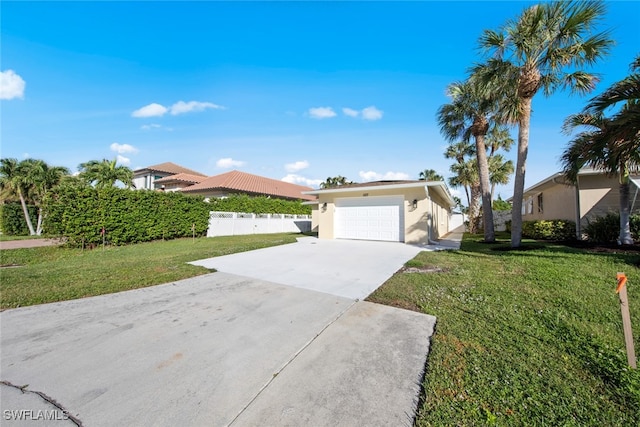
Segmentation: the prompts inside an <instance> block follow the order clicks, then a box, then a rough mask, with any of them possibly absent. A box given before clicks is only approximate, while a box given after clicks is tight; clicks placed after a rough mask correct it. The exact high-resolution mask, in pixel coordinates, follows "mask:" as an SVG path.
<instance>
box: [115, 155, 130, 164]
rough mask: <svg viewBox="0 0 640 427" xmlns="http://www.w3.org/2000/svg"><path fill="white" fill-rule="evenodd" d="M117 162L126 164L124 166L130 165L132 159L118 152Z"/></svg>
mask: <svg viewBox="0 0 640 427" xmlns="http://www.w3.org/2000/svg"><path fill="white" fill-rule="evenodd" d="M116 163H120V164H121V165H124V166H129V165H130V164H131V159H129V158H127V157H124V156H121V155H120V154H118V157H117V161H116Z"/></svg>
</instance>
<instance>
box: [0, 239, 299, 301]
mask: <svg viewBox="0 0 640 427" xmlns="http://www.w3.org/2000/svg"><path fill="white" fill-rule="evenodd" d="M297 236H299V235H296V234H267V235H247V236H229V237H215V238H199V239H195V241H194V240H193V239H177V240H170V241H164V242H162V241H160V242H152V243H142V244H137V245H129V246H110V247H106V248H105V249H104V250H103V249H102V248H100V247H99V248H96V249H93V250H85V251H82V250H81V249H70V248H64V247H42V248H30V249H11V250H2V251H0V265H12V264H17V265H20V266H21V267H16V268H2V269H0V308H1V309H7V308H15V307H24V306H28V305H33V304H42V303H48V302H55V301H64V300H69V299H75V298H84V297H89V296H94V295H101V294H107V293H112V292H120V291H125V290H129V289H136V288H142V287H146V286H152V285H157V284H161V283H168V282H171V281H175V280H180V279H185V278H188V277H193V276H197V275H200V274H205V273H209V270H207V269H206V268H203V267H196V266H193V265H190V264H186V263H187V262H188V261H195V260H198V259H203V258H211V257H215V256H220V255H227V254H230V253H235V252H243V251H248V250H252V249H258V248H263V247H267V246H275V245H280V244H285V243H292V242H295V241H296V237H297Z"/></svg>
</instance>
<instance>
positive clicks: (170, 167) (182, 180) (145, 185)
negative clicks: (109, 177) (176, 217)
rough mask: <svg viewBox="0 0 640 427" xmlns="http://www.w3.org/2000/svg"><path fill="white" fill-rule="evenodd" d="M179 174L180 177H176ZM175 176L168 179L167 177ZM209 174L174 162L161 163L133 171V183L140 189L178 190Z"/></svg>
mask: <svg viewBox="0 0 640 427" xmlns="http://www.w3.org/2000/svg"><path fill="white" fill-rule="evenodd" d="M176 176H179V179H176ZM169 177H173V179H170V180H166V179H165V178H169ZM206 177H207V176H206V175H205V174H203V173H200V172H197V171H194V170H191V169H188V168H185V167H183V166H180V165H177V164H175V163H172V162H165V163H160V164H159V165H154V166H149V167H146V168H142V169H136V170H134V171H133V185H134V186H135V188H136V189H138V190H168V191H177V190H180V189H181V188H184V187H187V186H189V185H192V184H195V183H197V182H200V181H201V180H203V179H205V178H206Z"/></svg>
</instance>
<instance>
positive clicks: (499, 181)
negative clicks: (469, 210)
mask: <svg viewBox="0 0 640 427" xmlns="http://www.w3.org/2000/svg"><path fill="white" fill-rule="evenodd" d="M512 174H513V162H512V161H511V160H505V159H504V157H503V156H502V155H501V154H495V155H493V156H490V157H489V182H490V183H491V200H492V203H491V205H492V206H493V195H494V192H495V189H496V185H506V184H508V183H509V178H510V177H511V175H512Z"/></svg>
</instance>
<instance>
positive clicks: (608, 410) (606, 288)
mask: <svg viewBox="0 0 640 427" xmlns="http://www.w3.org/2000/svg"><path fill="white" fill-rule="evenodd" d="M481 238H482V237H481V236H470V235H466V236H465V238H464V240H463V243H462V247H461V250H459V251H451V252H422V253H420V254H418V256H416V257H415V258H414V259H413V260H411V261H409V262H408V263H407V266H406V267H412V268H407V269H405V271H407V272H399V273H397V274H396V275H394V276H393V277H391V278H390V279H389V280H388V281H387V282H386V283H385V284H384V285H383V286H381V287H380V288H379V289H378V290H377V291H376V292H374V293H373V294H372V295H371V296H370V297H369V300H370V301H374V302H378V303H383V304H389V305H394V306H398V307H402V308H409V309H413V310H416V311H420V312H423V313H427V314H432V315H435V316H437V318H438V321H437V326H436V333H435V335H434V337H433V341H432V346H431V351H430V355H429V360H428V363H427V368H426V369H427V373H426V376H425V381H424V399H423V400H422V402H421V407H420V408H419V411H418V416H417V420H416V425H418V426H443V425H455V426H479V425H497V426H559V425H561V426H603V425H607V426H628V425H640V374H639V373H638V371H637V370H631V369H630V368H628V366H627V359H626V353H625V347H624V337H623V332H622V320H621V316H620V308H619V302H618V297H617V295H616V294H615V285H616V280H615V277H616V273H617V272H618V271H623V272H626V273H627V276H628V277H629V282H628V283H629V289H628V293H629V300H630V304H629V305H630V309H631V316H632V324H633V326H634V327H635V331H634V332H635V336H636V337H638V336H639V335H638V334H639V333H640V291H638V287H640V274H639V271H638V264H639V263H640V254H638V253H624V252H620V253H612V252H609V253H591V252H587V251H585V250H582V249H576V248H570V247H566V246H563V245H560V244H550V243H539V242H532V241H525V242H524V245H525V248H524V249H521V250H511V249H510V248H509V242H508V236H504V235H503V236H501V240H499V243H498V244H483V243H480V242H479V241H480V240H481ZM409 271H414V272H411V273H409ZM416 271H417V272H416ZM420 271H423V272H420ZM635 346H636V349H639V348H640V341H639V340H638V338H636V341H635Z"/></svg>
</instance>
